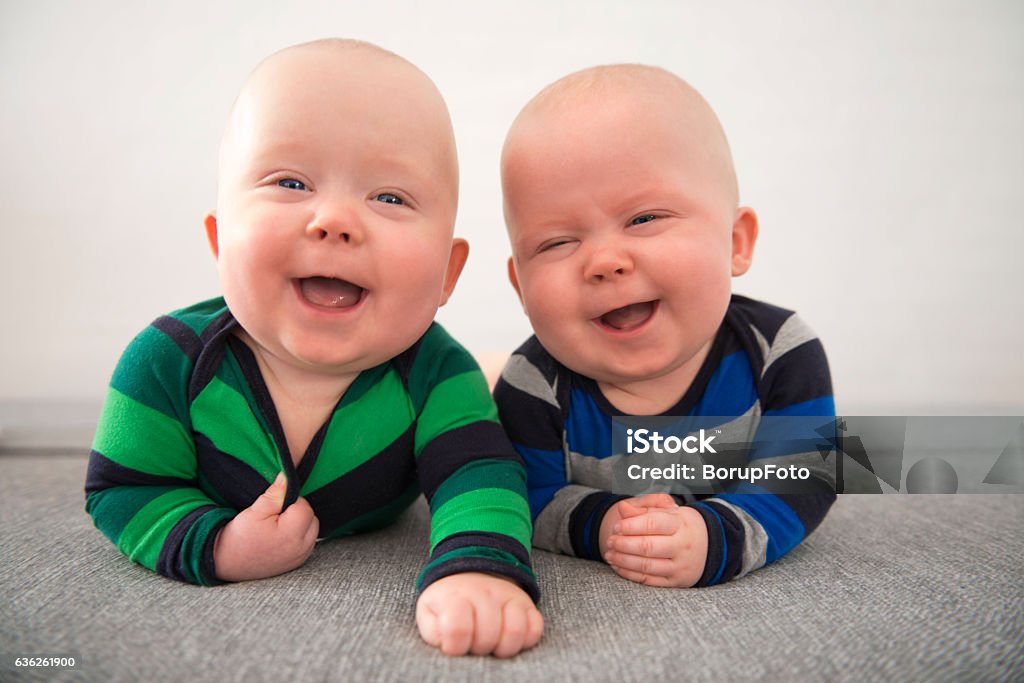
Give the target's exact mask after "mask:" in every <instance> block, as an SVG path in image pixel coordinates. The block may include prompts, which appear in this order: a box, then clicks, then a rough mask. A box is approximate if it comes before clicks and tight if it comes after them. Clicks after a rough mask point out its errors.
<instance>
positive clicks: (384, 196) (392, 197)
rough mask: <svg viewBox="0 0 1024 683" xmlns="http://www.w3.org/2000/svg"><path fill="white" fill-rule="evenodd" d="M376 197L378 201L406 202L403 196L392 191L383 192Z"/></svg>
mask: <svg viewBox="0 0 1024 683" xmlns="http://www.w3.org/2000/svg"><path fill="white" fill-rule="evenodd" d="M374 199H376V200H377V201H378V202H384V203H385V204H398V205H401V204H405V202H403V201H402V198H401V197H399V196H398V195H396V194H391V193H390V192H381V193H380V194H379V195H377V196H376V197H374Z"/></svg>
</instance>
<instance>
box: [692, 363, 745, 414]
mask: <svg viewBox="0 0 1024 683" xmlns="http://www.w3.org/2000/svg"><path fill="white" fill-rule="evenodd" d="M757 400H758V397H757V387H756V386H755V384H754V373H753V371H752V370H751V369H750V360H749V359H748V358H747V354H745V353H743V352H742V351H737V352H736V353H731V354H729V355H728V356H726V357H725V358H723V359H722V362H721V363H720V364H719V365H718V367H717V368H716V369H715V372H714V374H712V375H711V379H710V380H708V386H707V388H706V389H705V390H704V395H703V396H702V397H701V399H700V401H699V402H698V403H697V405H696V406H694V408H693V411H692V413H693V414H694V415H743V414H744V413H746V412H747V411H748V410H749V409H750V406H752V405H754V404H755V403H756V402H757Z"/></svg>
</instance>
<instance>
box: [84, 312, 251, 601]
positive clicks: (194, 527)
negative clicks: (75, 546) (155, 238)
mask: <svg viewBox="0 0 1024 683" xmlns="http://www.w3.org/2000/svg"><path fill="white" fill-rule="evenodd" d="M193 338H194V342H195V344H192V343H190V341H191V340H193ZM197 344H198V338H197V337H195V334H194V333H193V332H192V331H191V330H190V329H188V328H187V327H186V326H185V325H184V324H183V323H181V322H180V321H177V320H175V319H174V318H169V317H165V318H161V319H159V320H158V321H156V322H155V323H154V324H153V325H152V326H150V327H149V328H147V329H146V330H145V331H143V332H142V333H141V334H140V335H139V336H138V337H136V338H135V340H134V341H132V343H131V344H130V345H129V347H128V348H127V349H126V350H125V352H124V354H123V355H122V357H121V360H120V362H119V363H118V365H117V368H116V370H115V371H114V376H113V378H112V379H111V383H110V387H109V390H108V392H107V397H106V401H105V403H104V405H103V411H102V413H101V415H100V421H99V424H98V426H97V429H96V436H95V438H94V441H93V448H92V452H91V453H90V456H89V466H88V473H87V477H86V485H85V492H86V511H87V512H88V513H89V515H91V516H92V519H93V522H94V523H95V525H96V527H97V528H98V529H99V530H100V531H101V532H102V533H103V534H104V535H105V536H106V537H107V538H109V539H110V540H111V541H112V542H113V543H114V545H116V546H117V548H118V550H120V551H121V552H122V553H124V554H125V555H127V556H128V558H129V559H131V560H132V561H134V562H137V563H139V564H141V565H143V566H144V567H147V568H149V569H152V570H154V571H156V572H158V573H160V574H162V575H164V576H167V577H170V578H173V579H177V580H180V581H186V582H189V583H195V584H201V585H213V584H216V583H220V581H219V580H218V579H217V578H216V573H215V571H214V566H213V543H214V541H215V539H216V537H217V533H218V532H219V531H220V529H221V528H222V527H223V526H224V525H225V524H227V523H228V522H229V521H230V520H231V519H232V518H233V517H234V516H235V514H236V512H235V510H233V509H231V508H225V507H221V506H218V505H217V504H216V503H214V502H213V501H212V500H211V499H210V498H209V497H208V496H207V495H206V494H205V493H204V492H203V491H201V490H200V489H199V487H198V479H197V465H196V452H195V443H194V441H193V439H192V435H191V428H190V426H189V425H190V420H189V412H188V400H187V390H188V389H187V387H188V381H189V376H190V374H191V369H192V362H193V361H194V356H195V354H196V353H198V349H197V348H196V345H197Z"/></svg>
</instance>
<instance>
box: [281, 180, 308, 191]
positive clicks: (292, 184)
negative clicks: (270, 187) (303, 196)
mask: <svg viewBox="0 0 1024 683" xmlns="http://www.w3.org/2000/svg"><path fill="white" fill-rule="evenodd" d="M277 184H278V185H280V186H281V187H283V188H285V189H286V190H305V189H306V184H305V183H304V182H302V181H301V180H296V179H295V178H281V180H278V181H277Z"/></svg>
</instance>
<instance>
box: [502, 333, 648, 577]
mask: <svg viewBox="0 0 1024 683" xmlns="http://www.w3.org/2000/svg"><path fill="white" fill-rule="evenodd" d="M561 377H562V380H561V381H562V385H563V386H561V387H559V378H560V375H559V372H558V366H557V364H556V363H555V361H554V359H553V358H551V356H550V355H548V354H547V352H546V351H544V349H543V347H541V346H540V343H539V342H537V340H536V338H532V339H531V340H530V341H528V342H527V343H526V344H524V345H523V346H522V347H521V348H520V349H519V350H517V351H516V353H514V354H513V355H512V356H511V357H510V358H509V360H508V363H507V364H506V365H505V369H504V370H503V371H502V374H501V378H500V379H499V380H498V383H497V385H496V386H495V388H494V398H495V401H496V403H497V405H498V413H499V415H500V416H501V422H502V424H503V425H504V427H505V431H506V432H507V433H508V435H509V438H510V439H511V441H512V445H513V447H514V448H515V449H516V452H517V453H519V455H520V457H521V458H522V459H523V463H524V465H525V466H526V484H527V489H528V492H529V493H528V495H529V501H530V515H531V517H532V518H533V522H534V534H533V545H535V546H536V547H538V548H542V549H544V550H549V551H551V552H556V553H562V554H565V555H573V556H576V557H585V558H588V559H592V560H602V558H601V557H600V551H599V546H598V535H599V532H600V529H601V520H602V519H603V518H604V515H605V513H607V512H608V510H609V508H611V506H612V505H614V504H615V503H617V502H618V501H620V500H622V499H623V498H628V497H629V496H624V495H618V494H615V493H611V492H609V491H604V490H601V489H597V488H592V487H589V486H581V485H578V484H571V483H569V480H568V475H567V469H566V464H565V458H566V454H565V450H564V449H565V445H564V444H565V438H564V430H565V409H564V408H563V406H564V405H566V404H567V402H568V397H567V393H568V391H567V390H568V387H567V386H565V384H566V383H567V378H565V376H564V375H562V376H561ZM560 393H561V394H562V395H561V396H560ZM602 561H603V560H602Z"/></svg>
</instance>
